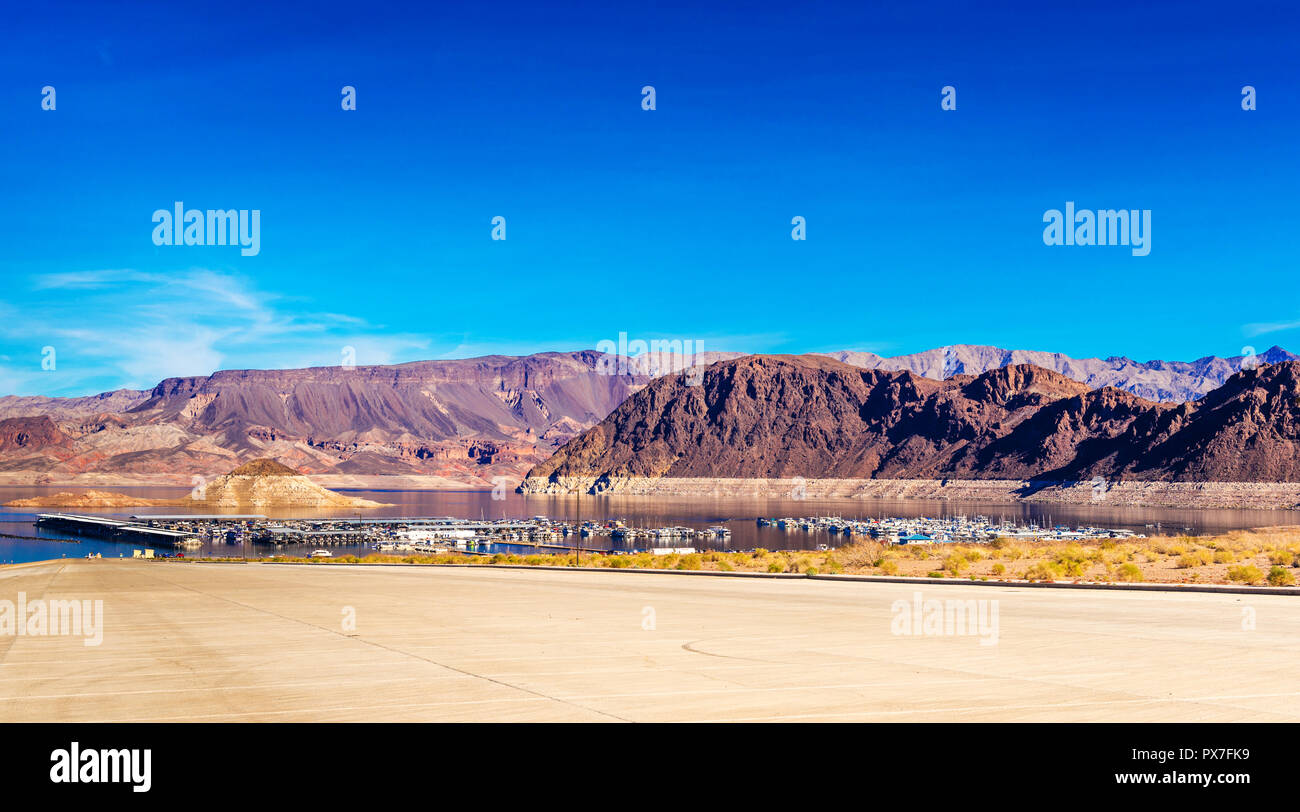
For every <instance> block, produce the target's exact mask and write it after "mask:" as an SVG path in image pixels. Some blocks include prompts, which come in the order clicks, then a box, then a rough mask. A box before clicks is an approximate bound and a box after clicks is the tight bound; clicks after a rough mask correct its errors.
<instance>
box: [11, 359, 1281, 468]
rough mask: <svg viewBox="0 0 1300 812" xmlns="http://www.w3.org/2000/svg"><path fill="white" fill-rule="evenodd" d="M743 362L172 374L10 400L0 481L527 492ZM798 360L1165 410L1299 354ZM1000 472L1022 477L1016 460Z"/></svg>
mask: <svg viewBox="0 0 1300 812" xmlns="http://www.w3.org/2000/svg"><path fill="white" fill-rule="evenodd" d="M740 357H742V356H740V355H739V354H737V353H725V352H711V353H705V354H703V355H701V356H700V357H698V358H695V357H690V358H685V359H684V358H681V357H669V358H665V357H663V356H660V357H656V358H651V357H647V356H640V357H638V358H634V359H623V361H624V363H623V364H622V365H620V364H619V363H617V362H615V359H614V357H613V356H609V355H606V354H603V353H598V352H594V351H585V352H573V353H541V354H537V355H530V356H523V357H509V356H488V357H484V358H473V359H464V360H453V361H420V362H415V363H409V364H399V365H392V366H369V367H355V368H345V367H317V368H309V369H292V370H223V371H220V372H216V373H214V374H212V375H206V376H195V377H188V378H169V379H167V380H164V381H162V382H160V383H159V384H158V385H157V386H155V387H153V389H151V390H130V389H119V390H115V391H112V392H105V393H103V394H99V395H93V396H88V397H77V398H50V397H15V396H6V397H0V482H6V483H11V484H42V483H70V484H86V485H99V484H116V483H123V482H136V483H140V484H144V483H156V484H184V485H191V484H193V483H194V481H195V479H194V478H195V477H197V476H202V477H211V476H214V475H216V474H217V473H220V472H222V471H228V470H230V469H231V468H233V467H235V466H236V465H238V464H240V463H243V462H247V461H249V460H252V459H256V458H263V457H266V458H273V459H276V460H278V461H280V462H282V463H284V464H287V465H289V466H292V467H293V468H295V469H297V470H300V471H302V472H304V473H306V474H310V475H313V476H315V477H316V478H317V479H318V480H321V481H326V482H328V483H329V484H331V485H333V486H340V485H363V484H367V483H368V482H370V478H372V477H379V476H382V477H401V478H410V479H409V481H408V482H407V483H406V484H409V485H411V486H414V487H475V488H483V487H489V486H490V485H492V484H493V483H494V481H496V478H497V477H506V478H507V479H509V480H512V481H518V480H519V479H520V478H521V477H522V476H523V475H524V473H525V472H526V471H528V470H529V469H530V468H532V467H534V466H536V465H538V464H539V463H541V462H542V461H544V460H546V459H547V458H548V457H549V456H550V455H551V454H552V452H554V451H555V450H556V449H558V448H560V447H561V446H562V445H564V444H565V443H566V442H567V441H569V440H570V439H572V438H574V437H576V436H577V435H578V434H579V433H581V432H583V431H584V430H586V429H588V428H591V427H592V426H595V425H596V424H597V423H599V422H600V421H601V420H602V419H604V418H605V417H606V416H607V415H610V413H611V412H613V411H614V409H615V407H617V406H619V404H621V403H623V402H624V401H625V400H626V399H627V398H628V397H629V396H631V395H633V394H635V393H637V392H638V391H640V390H641V389H642V388H643V387H645V386H646V385H647V384H649V383H650V382H651V381H654V380H655V379H656V377H657V376H660V375H663V373H664V372H665V371H668V372H671V371H672V370H678V369H682V368H683V367H685V366H688V365H689V364H691V363H694V362H696V361H698V362H699V363H700V364H701V365H703V364H708V363H712V362H714V361H724V362H730V361H734V360H736V359H738V358H740ZM803 357H805V358H818V357H820V358H822V359H824V360H826V362H827V363H834V361H844V362H847V365H848V366H850V367H856V368H858V369H859V370H860V371H861V370H865V371H870V372H873V373H877V375H876V377H871V376H868V378H864V379H863V380H876V379H877V378H878V379H879V380H885V379H889V380H894V379H895V378H897V376H896V375H895V376H893V377H891V375H890V374H889V373H895V372H907V373H910V377H909V378H908V380H909V381H911V383H910V384H908V385H909V386H911V387H913V388H915V389H916V390H917V391H918V392H920V391H923V390H924V389H925V387H929V386H932V385H937V384H938V383H939V380H938V379H941V378H944V377H948V378H950V379H951V380H958V379H962V376H963V375H965V376H967V377H969V376H970V375H980V374H983V373H986V372H989V371H993V370H998V369H1004V368H1008V367H1011V366H1021V365H1024V364H1027V363H1030V364H1033V365H1035V366H1037V367H1040V368H1042V369H1044V370H1049V371H1054V372H1056V373H1059V374H1058V375H1057V378H1060V379H1061V380H1062V381H1064V383H1063V384H1062V386H1071V385H1072V386H1074V387H1075V388H1081V390H1082V391H1085V392H1086V391H1089V390H1098V391H1101V390H1103V389H1104V388H1105V387H1111V388H1112V390H1118V391H1114V392H1113V394H1109V395H1106V397H1113V398H1118V397H1121V396H1122V395H1125V394H1130V395H1135V396H1137V397H1136V399H1138V400H1145V401H1155V402H1157V403H1166V404H1170V405H1171V407H1172V405H1173V404H1177V403H1180V402H1185V401H1193V400H1195V399H1197V398H1202V397H1203V396H1205V395H1206V393H1209V392H1213V391H1218V389H1219V388H1220V387H1221V386H1222V385H1223V384H1224V382H1225V381H1227V380H1228V379H1229V378H1230V376H1232V375H1234V374H1235V373H1237V372H1238V371H1240V370H1241V369H1242V368H1243V366H1245V367H1250V366H1253V365H1254V364H1255V363H1258V362H1262V363H1265V364H1278V363H1283V362H1288V361H1292V360H1295V359H1296V358H1297V356H1294V355H1291V354H1290V353H1288V352H1286V351H1285V350H1281V349H1280V348H1277V347H1274V348H1272V349H1270V350H1268V351H1267V352H1265V353H1263V354H1261V355H1259V356H1258V357H1254V358H1242V357H1237V358H1226V359H1225V358H1215V357H1208V358H1203V359H1200V360H1198V361H1194V362H1185V363H1184V362H1165V361H1150V362H1142V363H1139V362H1134V361H1131V360H1129V359H1125V358H1109V359H1104V360H1103V359H1084V360H1078V359H1072V358H1069V357H1067V356H1064V355H1060V354H1056V353H1037V352H1025V351H1019V350H1016V351H1008V350H1001V349H998V348H994V347H980V346H971V345H957V346H953V347H945V348H939V349H935V350H929V351H927V352H924V353H918V354H914V355H904V356H896V357H894V358H885V357H882V356H878V355H873V354H870V353H860V352H843V353H832V354H829V355H823V356H803ZM696 369H697V370H698V369H700V367H697V368H696ZM953 376H956V377H953ZM671 377H673V376H672V375H671V374H670V375H669V376H668V378H671ZM900 385H901V384H900ZM949 388H951V386H940V389H945V390H946V389H949ZM1202 405H1203V404H1202ZM1000 419H1002V420H1003V421H1006V420H1011V419H1012V417H1011V416H1004V417H1002V418H1000ZM841 430H848V429H847V427H845V428H843V429H841ZM902 430H903V429H901V428H900V429H895V430H894V433H895V435H897V433H898V432H899V431H902ZM916 442H919V441H913V443H914V444H915V443H916ZM809 453H812V452H811V450H810V451H809ZM891 459H892V458H891ZM900 459H901V458H900ZM899 464H900V465H901V463H899ZM972 464H974V463H972ZM990 464H993V463H990ZM1171 464H1174V463H1171ZM1188 465H1192V463H1190V462H1189V463H1188ZM996 466H1002V467H1004V468H1007V470H1010V468H1011V467H1014V466H1011V463H1010V462H1008V461H1006V460H1001V461H999V462H997V463H996V465H995V467H996ZM904 467H906V466H904ZM1076 467H1077V466H1076ZM746 470H748V469H746ZM890 470H892V469H890ZM917 470H920V469H917ZM1189 470H1190V469H1189ZM372 484H373V483H372ZM393 484H394V485H402V484H403V483H400V482H394V483H393Z"/></svg>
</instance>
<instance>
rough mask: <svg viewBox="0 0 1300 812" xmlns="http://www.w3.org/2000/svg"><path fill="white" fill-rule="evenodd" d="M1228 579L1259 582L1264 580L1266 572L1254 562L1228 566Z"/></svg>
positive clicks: (1248, 582) (1251, 582) (1252, 582)
mask: <svg viewBox="0 0 1300 812" xmlns="http://www.w3.org/2000/svg"><path fill="white" fill-rule="evenodd" d="M1228 580H1229V581H1240V582H1241V583H1243V584H1257V583H1259V582H1260V581H1262V580H1264V573H1262V572H1260V571H1259V567H1257V566H1255V565H1254V564H1245V565H1243V566H1240V567H1229V568H1228Z"/></svg>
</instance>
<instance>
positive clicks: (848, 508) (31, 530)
mask: <svg viewBox="0 0 1300 812" xmlns="http://www.w3.org/2000/svg"><path fill="white" fill-rule="evenodd" d="M81 490H87V489H85V488H81V489H78V488H69V487H58V488H50V487H10V486H0V503H2V502H8V501H10V500H13V499H21V498H25V497H30V496H41V495H47V494H52V493H56V492H59V491H74V492H75V491H81ZM99 490H103V488H99ZM113 490H114V491H118V492H122V493H128V494H130V495H132V496H140V497H145V498H166V499H170V498H177V497H180V496H184V495H185V494H186V493H187V492H188V489H187V488H114V489H113ZM348 493H351V494H353V495H356V496H363V497H365V498H367V499H373V500H375V501H378V502H387V503H391V504H392V507H386V508H378V509H372V510H367V511H364V512H363V513H361V514H358V513H357V512H356V511H311V512H304V511H302V510H287V511H286V510H270V509H267V510H251V509H250V510H229V511H224V513H227V514H238V513H258V514H263V515H266V516H270V517H272V518H300V519H302V518H345V517H352V516H357V515H363V516H366V517H374V518H379V517H388V516H392V517H410V518H417V517H421V518H427V517H434V516H453V517H456V518H462V519H479V518H482V519H526V518H531V517H533V516H546V517H548V518H552V519H559V520H567V521H573V520H575V519H576V518H577V516H578V509H579V503H581V517H582V519H584V520H586V519H591V520H603V519H621V520H622V521H624V522H626V523H627V524H629V525H632V526H636V527H664V526H670V525H682V526H686V527H695V528H701V529H702V528H705V527H708V526H710V525H715V524H725V525H726V526H727V527H729V528H730V529H731V532H732V536H731V539H730V540H729V541H728V542H727V543H726V546H725V548H726V549H736V550H746V549H753V548H755V547H766V548H767V549H773V550H801V549H816V548H817V546H818V545H819V544H828V545H831V546H834V545H836V544H837V543H839V541H840V540H841V537H840V536H837V535H836V536H832V535H830V534H829V533H825V532H815V531H814V532H809V531H804V530H781V529H778V528H775V527H757V526H756V524H755V522H754V520H755V519H756V518H758V517H759V516H771V517H783V516H791V517H800V516H841V517H843V518H846V519H847V518H853V519H865V518H883V517H887V516H899V517H921V516H929V517H945V516H958V515H965V516H971V517H973V516H980V515H982V516H987V517H989V518H990V519H995V520H998V519H1005V520H1007V521H1014V522H1018V523H1021V524H1029V523H1031V522H1032V523H1036V524H1038V525H1039V526H1054V525H1058V524H1063V525H1068V526H1070V527H1084V526H1094V527H1106V528H1114V529H1127V530H1134V531H1137V532H1139V533H1147V534H1148V535H1150V534H1154V533H1155V532H1156V531H1157V527H1156V526H1157V525H1159V529H1160V530H1161V531H1163V532H1166V533H1171V532H1172V533H1189V534H1198V535H1199V534H1205V533H1216V532H1222V531H1225V530H1233V529H1240V528H1247V527H1265V526H1270V525H1282V524H1300V512H1297V511H1285V510H1173V509H1165V508H1123V507H1109V506H1104V505H1101V506H1097V505H1040V504H1024V503H1021V504H991V503H987V502H953V501H943V500H936V501H922V500H883V499H871V500H851V499H835V500H818V499H806V500H793V499H754V498H750V497H744V498H712V497H680V498H676V497H662V496H656V497H636V496H583V497H582V498H581V500H579V499H578V498H577V497H574V496H523V495H520V494H514V493H511V494H508V495H507V497H506V498H505V499H503V500H494V499H493V498H492V495H491V493H489V492H485V491H348ZM48 510H49V511H50V512H53V511H55V510H57V509H55V508H50V509H48ZM37 512H46V511H45V510H44V509H42V510H41V511H35V510H33V509H31V508H0V534H3V535H0V562H3V563H17V562H22V561H40V560H45V559H51V558H60V557H68V558H80V557H85V556H86V555H87V554H88V553H100V554H101V555H103V556H104V557H105V558H114V557H118V556H128V557H129V556H130V555H131V550H132V545H130V544H122V543H118V542H111V541H99V540H95V539H88V538H78V537H75V536H69V535H66V534H60V533H54V532H50V531H46V530H37V528H36V526H35V520H36V513H37ZM66 512H69V513H83V514H93V515H98V516H114V517H122V518H125V517H128V516H132V515H146V514H173V515H174V514H178V513H184V512H186V511H184V510H183V509H180V508H173V507H166V508H114V509H101V510H77V509H68V510H67V511H66ZM204 512H207V511H204ZM218 512H222V511H218ZM9 536H25V537H37V538H36V539H31V538H10V537H9ZM676 543H680V544H682V545H692V546H695V547H704V546H707V547H709V548H710V549H724V547H723V543H722V542H721V541H716V542H710V543H708V544H705V543H703V542H701V540H699V539H695V540H691V541H686V540H683V541H680V542H676ZM587 545H590V546H594V547H598V548H608V547H609V545H610V540H609V539H608V538H607V537H604V538H600V537H598V538H594V539H587V540H584V546H587ZM135 546H136V547H139V546H140V545H138V544H137V545H135ZM278 549H279V550H280V551H281V552H283V553H286V554H290V555H303V554H306V553H308V552H310V551H311V549H312V548H311V546H310V545H308V546H302V545H287V546H283V547H280V548H278ZM331 549H332V550H333V552H334V554H335V555H345V554H347V553H356V554H361V555H364V554H367V553H370V552H373V551H372V550H370V549H368V548H365V547H362V546H361V545H352V546H348V545H340V546H335V547H332V548H331ZM159 551H160V553H161V552H174V551H173V550H172V549H171V548H165V549H164V548H159ZM271 552H272V548H270V547H267V546H264V545H248V546H246V547H245V546H241V545H238V544H220V543H216V544H209V545H207V546H205V547H203V548H197V549H192V550H186V551H185V553H186V555H190V556H220V557H234V558H240V557H243V556H247V557H250V558H251V557H259V556H266V555H269V554H270V553H271Z"/></svg>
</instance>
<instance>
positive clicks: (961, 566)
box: [943, 553, 970, 575]
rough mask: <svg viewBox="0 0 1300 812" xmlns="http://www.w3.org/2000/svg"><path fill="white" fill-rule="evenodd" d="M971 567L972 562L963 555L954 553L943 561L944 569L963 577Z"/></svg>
mask: <svg viewBox="0 0 1300 812" xmlns="http://www.w3.org/2000/svg"><path fill="white" fill-rule="evenodd" d="M969 566H970V562H969V561H967V560H966V556H965V555H963V554H961V553H953V554H952V555H949V556H948V557H947V558H945V559H944V560H943V568H944V569H945V570H947V571H948V572H951V573H952V574H953V575H961V574H962V572H964V571H965V570H966V568H967V567H969Z"/></svg>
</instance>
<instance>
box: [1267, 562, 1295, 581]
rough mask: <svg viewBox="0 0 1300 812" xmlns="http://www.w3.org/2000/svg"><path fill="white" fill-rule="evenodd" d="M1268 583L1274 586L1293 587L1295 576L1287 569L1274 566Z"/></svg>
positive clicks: (1269, 574) (1269, 572) (1269, 573)
mask: <svg viewBox="0 0 1300 812" xmlns="http://www.w3.org/2000/svg"><path fill="white" fill-rule="evenodd" d="M1268 582H1269V583H1270V584H1272V585H1273V586H1291V585H1292V584H1294V583H1295V576H1293V575H1292V574H1291V572H1290V570H1287V569H1286V568H1285V567H1280V566H1277V565H1274V566H1273V568H1272V569H1270V570H1269V571H1268Z"/></svg>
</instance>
